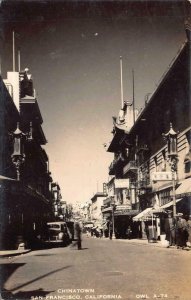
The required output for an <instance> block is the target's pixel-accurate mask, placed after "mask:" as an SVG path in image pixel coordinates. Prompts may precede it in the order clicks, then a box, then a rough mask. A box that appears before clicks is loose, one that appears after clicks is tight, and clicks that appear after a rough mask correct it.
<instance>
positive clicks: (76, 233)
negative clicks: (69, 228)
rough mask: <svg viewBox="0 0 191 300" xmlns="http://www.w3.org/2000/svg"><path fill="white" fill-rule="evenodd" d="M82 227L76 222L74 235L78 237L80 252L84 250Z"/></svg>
mask: <svg viewBox="0 0 191 300" xmlns="http://www.w3.org/2000/svg"><path fill="white" fill-rule="evenodd" d="M81 232H82V231H81V227H80V224H79V223H78V222H76V223H75V224H74V234H75V236H76V241H77V246H78V250H81V249H82V237H81Z"/></svg>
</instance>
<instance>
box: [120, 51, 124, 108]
mask: <svg viewBox="0 0 191 300" xmlns="http://www.w3.org/2000/svg"><path fill="white" fill-rule="evenodd" d="M120 75H121V76H120V77H121V108H122V109H123V104H124V101H123V64H122V56H120Z"/></svg>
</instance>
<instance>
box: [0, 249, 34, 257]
mask: <svg viewBox="0 0 191 300" xmlns="http://www.w3.org/2000/svg"><path fill="white" fill-rule="evenodd" d="M30 251H31V249H22V250H2V251H0V258H2V257H11V256H17V255H21V254H25V253H28V252H30Z"/></svg>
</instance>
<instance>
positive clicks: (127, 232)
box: [126, 226, 132, 240]
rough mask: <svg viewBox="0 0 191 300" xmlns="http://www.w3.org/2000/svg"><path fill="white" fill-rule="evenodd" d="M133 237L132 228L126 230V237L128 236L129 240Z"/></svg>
mask: <svg viewBox="0 0 191 300" xmlns="http://www.w3.org/2000/svg"><path fill="white" fill-rule="evenodd" d="M131 235H132V230H131V227H130V226H128V227H127V230H126V236H127V238H128V240H130V238H131Z"/></svg>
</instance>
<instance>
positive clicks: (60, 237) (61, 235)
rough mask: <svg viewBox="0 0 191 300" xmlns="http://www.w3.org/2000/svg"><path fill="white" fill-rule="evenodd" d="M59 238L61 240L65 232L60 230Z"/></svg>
mask: <svg viewBox="0 0 191 300" xmlns="http://www.w3.org/2000/svg"><path fill="white" fill-rule="evenodd" d="M58 238H59V240H61V239H62V238H63V232H59V234H58Z"/></svg>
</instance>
